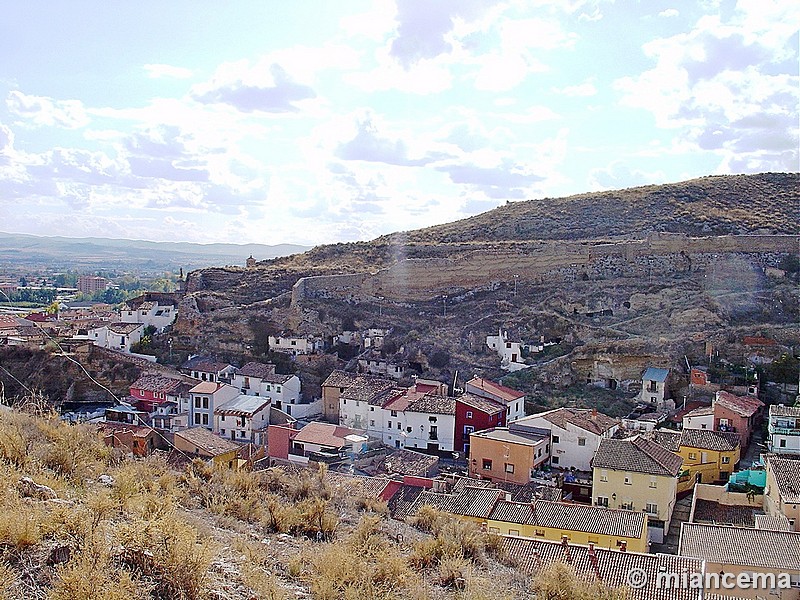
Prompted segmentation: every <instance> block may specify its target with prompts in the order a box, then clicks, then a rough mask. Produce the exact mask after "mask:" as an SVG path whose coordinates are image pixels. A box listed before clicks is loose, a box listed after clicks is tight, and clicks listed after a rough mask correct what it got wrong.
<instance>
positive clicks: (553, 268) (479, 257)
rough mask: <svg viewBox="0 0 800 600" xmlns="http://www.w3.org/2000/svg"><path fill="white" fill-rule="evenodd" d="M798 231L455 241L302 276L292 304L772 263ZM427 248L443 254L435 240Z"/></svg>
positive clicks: (798, 240)
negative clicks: (383, 261)
mask: <svg viewBox="0 0 800 600" xmlns="http://www.w3.org/2000/svg"><path fill="white" fill-rule="evenodd" d="M799 245H800V236H792V235H780V236H757V235H753V236H716V237H705V238H690V237H688V236H686V235H684V234H668V233H656V234H651V235H649V236H648V237H647V238H646V239H643V240H633V241H621V242H608V243H605V242H601V243H590V242H561V241H559V242H525V243H514V244H513V245H502V244H501V245H498V244H485V245H484V244H470V245H468V246H464V245H459V247H458V252H457V253H453V252H451V253H450V254H449V256H446V257H432V258H409V259H405V260H401V261H399V262H398V263H396V264H394V265H392V266H391V267H390V268H388V269H383V270H381V271H379V272H378V273H375V274H369V273H358V274H353V275H330V276H319V277H306V278H303V279H300V280H299V281H298V282H297V284H295V286H294V288H293V290H292V302H293V304H296V303H297V302H299V301H301V300H302V299H303V298H330V297H335V298H342V299H348V298H349V299H367V298H375V297H377V296H384V297H386V298H390V299H392V300H399V301H404V300H425V299H430V298H433V297H434V296H436V295H439V294H442V293H449V292H451V291H455V290H458V289H465V288H466V289H476V288H480V287H482V286H487V285H491V284H493V283H496V282H509V281H513V278H514V276H515V275H518V276H519V278H520V280H521V281H529V282H534V283H547V282H553V283H558V282H565V281H574V280H575V279H577V278H578V277H588V278H591V279H593V278H605V279H608V278H614V277H642V276H648V275H650V274H652V275H657V274H659V273H663V274H668V273H674V272H685V271H689V270H693V271H697V270H703V269H705V268H707V267H708V266H709V265H710V264H712V263H713V262H714V261H715V260H717V259H718V258H719V255H720V254H740V255H746V256H745V258H746V260H748V261H749V262H752V263H754V264H758V265H760V266H762V267H766V266H774V264H773V263H775V262H776V261H777V260H778V259H779V257H780V256H781V255H783V254H786V253H790V252H798V247H799ZM433 250H434V251H433V252H432V254H440V255H441V254H445V252H444V250H446V246H444V247H443V246H441V245H440V246H437V247H436V248H435V249H433Z"/></svg>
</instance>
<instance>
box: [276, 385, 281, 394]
mask: <svg viewBox="0 0 800 600" xmlns="http://www.w3.org/2000/svg"><path fill="white" fill-rule="evenodd" d="M275 391H276V392H278V393H279V394H280V393H281V386H279V385H276V386H275Z"/></svg>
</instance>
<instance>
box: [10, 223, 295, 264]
mask: <svg viewBox="0 0 800 600" xmlns="http://www.w3.org/2000/svg"><path fill="white" fill-rule="evenodd" d="M308 249H309V248H308V247H307V246H298V245H294V244H278V245H275V246H269V245H265V244H194V243H190V242H148V241H143V240H117V239H106V238H66V237H41V236H35V235H23V234H16V233H2V232H0V267H3V266H12V267H25V266H28V267H42V266H49V267H52V268H55V269H77V270H98V269H103V270H111V269H117V270H137V271H140V272H153V273H159V272H164V271H177V270H178V269H180V268H183V270H184V271H190V270H193V269H201V268H204V267H211V266H218V265H242V266H244V264H245V260H246V259H247V257H248V256H251V255H252V256H253V257H254V258H255V259H256V260H266V259H270V258H276V257H279V256H287V255H290V254H296V253H299V252H305V251H306V250H308Z"/></svg>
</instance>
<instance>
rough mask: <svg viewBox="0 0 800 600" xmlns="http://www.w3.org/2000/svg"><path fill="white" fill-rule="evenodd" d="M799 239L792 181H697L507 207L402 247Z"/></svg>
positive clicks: (795, 178) (797, 180) (797, 182)
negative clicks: (658, 234) (680, 236)
mask: <svg viewBox="0 0 800 600" xmlns="http://www.w3.org/2000/svg"><path fill="white" fill-rule="evenodd" d="M649 231H667V232H673V233H686V234H689V235H720V234H732V233H737V234H748V233H761V234H776V233H800V175H799V174H797V173H762V174H759V175H724V176H716V177H702V178H700V179H692V180H690V181H683V182H680V183H671V184H665V185H648V186H643V187H635V188H629V189H624V190H614V191H608V192H595V193H588V194H579V195H576V196H569V197H567V198H544V199H541V200H527V201H525V202H511V203H508V204H506V205H505V206H502V207H500V208H497V209H495V210H491V211H489V212H486V213H483V214H480V215H477V216H475V217H471V218H469V219H464V220H461V221H456V222H454V223H448V224H446V225H437V226H435V227H429V228H427V229H421V230H418V231H412V232H409V234H408V236H407V238H408V241H409V242H427V243H431V242H438V243H452V242H463V241H500V240H529V239H557V240H560V239H564V240H575V239H597V238H605V237H619V236H632V237H642V236H643V235H644V234H646V233H647V232H649Z"/></svg>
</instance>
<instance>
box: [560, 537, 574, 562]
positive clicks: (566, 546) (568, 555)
mask: <svg viewBox="0 0 800 600" xmlns="http://www.w3.org/2000/svg"><path fill="white" fill-rule="evenodd" d="M561 547H562V548H563V549H564V557H565V561H564V562H566V563H567V564H570V565H571V564H572V552H571V551H570V549H569V538H568V537H567V536H566V535H562V536H561Z"/></svg>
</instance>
